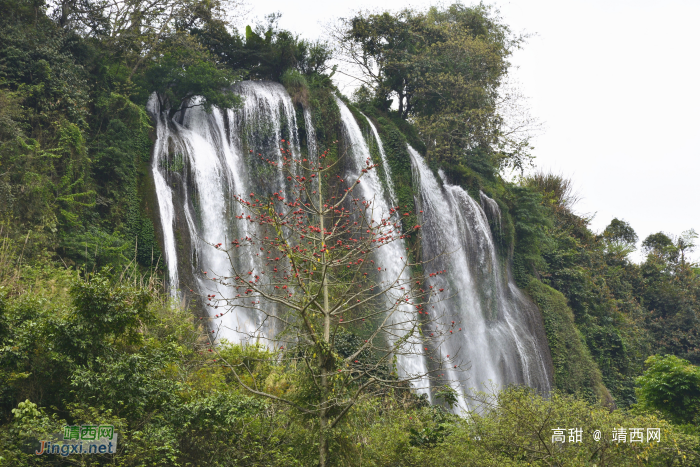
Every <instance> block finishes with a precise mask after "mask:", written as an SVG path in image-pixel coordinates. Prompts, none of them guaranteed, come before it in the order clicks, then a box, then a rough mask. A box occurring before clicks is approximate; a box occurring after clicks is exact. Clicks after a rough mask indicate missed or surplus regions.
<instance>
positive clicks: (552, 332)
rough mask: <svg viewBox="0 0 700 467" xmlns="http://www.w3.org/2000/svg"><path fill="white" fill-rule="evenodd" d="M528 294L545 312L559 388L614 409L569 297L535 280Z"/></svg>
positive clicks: (545, 324) (548, 338) (557, 387)
mask: <svg viewBox="0 0 700 467" xmlns="http://www.w3.org/2000/svg"><path fill="white" fill-rule="evenodd" d="M526 291H527V293H528V294H529V295H530V297H531V298H532V300H533V301H534V302H535V304H537V307H538V308H539V309H540V312H541V313H542V319H543V321H544V330H545V333H546V334H547V341H548V342H549V348H550V351H551V353H552V363H553V364H554V384H555V386H556V389H558V390H560V391H562V392H565V393H568V394H576V395H579V396H582V397H584V398H586V399H589V400H590V401H592V402H595V401H600V402H602V403H603V404H605V405H607V406H611V407H612V406H614V405H615V404H614V401H613V398H612V396H611V395H610V392H609V391H608V389H607V388H606V387H605V385H604V384H603V378H602V376H601V373H600V369H599V368H598V365H597V364H596V362H595V361H594V360H593V357H592V356H591V353H590V351H589V350H588V347H587V346H586V344H585V341H584V339H583V336H582V335H581V332H580V331H579V330H578V328H577V327H576V324H575V323H574V314H573V312H572V311H571V308H569V306H568V304H567V302H566V297H565V296H564V295H563V294H562V293H561V292H559V291H557V290H554V289H553V288H551V287H550V286H548V285H546V284H543V283H542V282H540V281H539V280H537V279H534V278H533V279H532V280H531V281H530V283H529V284H528V286H527V288H526Z"/></svg>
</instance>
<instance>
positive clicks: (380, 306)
mask: <svg viewBox="0 0 700 467" xmlns="http://www.w3.org/2000/svg"><path fill="white" fill-rule="evenodd" d="M281 150H282V153H283V156H284V157H283V162H282V169H283V173H284V174H285V176H286V179H287V181H288V182H289V183H288V184H287V187H289V188H285V187H279V188H277V189H279V190H280V191H278V192H275V193H273V194H272V195H271V196H269V197H267V196H259V195H256V194H255V193H249V194H245V195H242V196H239V197H237V200H236V201H237V202H238V204H239V206H240V207H241V208H242V209H243V212H242V213H241V214H240V215H239V216H237V217H238V219H240V220H243V221H247V222H249V225H250V226H251V228H250V230H249V231H248V233H247V234H246V235H244V236H243V237H242V238H237V239H234V240H233V241H231V242H230V243H229V244H227V245H224V243H223V242H221V243H213V244H211V245H212V247H214V248H217V249H219V250H221V251H222V254H226V255H228V257H229V260H230V264H231V271H230V272H226V271H203V272H202V274H205V275H206V276H205V277H208V278H209V280H210V281H212V283H213V284H212V285H214V286H215V287H216V288H217V290H218V292H217V294H214V295H209V296H208V297H207V299H206V302H207V303H208V305H209V306H210V307H212V308H213V309H212V313H214V316H212V317H211V321H212V328H211V330H210V331H209V336H210V339H211V341H210V343H214V340H215V339H216V336H217V335H218V333H219V332H221V331H222V328H221V326H222V325H220V324H217V323H219V320H220V318H221V317H223V316H225V315H226V314H228V313H239V314H238V315H237V316H241V315H240V313H242V312H244V310H245V309H249V310H254V312H255V313H257V314H258V316H261V317H263V318H264V319H263V321H276V322H278V323H280V324H281V326H280V328H281V329H282V331H281V332H279V333H278V334H277V335H276V336H275V340H274V341H271V342H270V344H269V345H270V346H274V347H276V350H277V352H275V353H273V354H270V355H269V360H270V361H271V362H282V363H283V364H286V365H289V366H291V367H294V368H295V374H297V375H298V377H299V381H297V384H295V385H293V386H294V387H295V389H294V390H292V391H291V392H288V393H284V392H280V391H278V390H268V389H265V388H264V387H262V386H260V385H258V384H256V383H255V380H254V379H253V380H251V379H250V378H249V376H250V374H249V372H250V370H251V369H250V367H249V366H247V365H246V363H245V362H235V361H233V360H230V359H227V357H226V353H225V351H224V352H222V353H220V354H219V355H218V356H217V358H220V359H223V361H224V364H225V365H226V366H227V367H228V368H230V370H231V371H232V373H233V375H234V377H235V380H236V381H237V382H238V383H239V384H240V385H241V386H242V387H244V388H245V389H246V390H248V391H250V392H251V393H253V394H257V395H260V396H264V397H269V398H271V399H275V400H277V401H281V402H284V403H287V404H289V405H290V406H291V407H293V408H294V409H296V410H297V411H298V412H299V413H300V414H301V415H302V416H304V417H308V418H309V419H310V420H312V421H313V423H314V424H315V426H317V427H318V430H319V446H320V447H319V459H320V465H322V466H325V465H327V462H328V453H329V444H328V443H329V438H330V436H331V433H332V430H333V428H334V427H335V426H336V425H337V424H338V423H339V422H340V421H341V420H342V419H343V418H344V417H345V416H346V415H347V413H348V412H349V411H350V410H351V409H352V407H353V406H354V405H356V404H357V403H358V402H359V401H360V400H362V399H363V398H366V397H370V396H371V395H373V394H378V393H382V392H386V391H388V390H392V389H401V390H404V391H406V390H407V389H408V388H409V387H411V386H412V387H413V388H414V389H416V390H418V391H419V392H420V391H422V392H426V391H427V389H428V383H429V382H430V380H431V379H434V380H437V381H440V384H446V383H448V382H447V381H445V380H443V379H442V377H443V373H444V368H445V367H446V366H447V365H452V366H455V367H456V365H455V363H453V362H452V358H454V356H453V357H452V358H448V360H447V361H446V360H443V359H441V357H439V356H438V355H439V354H438V353H437V352H436V350H437V348H438V347H439V346H440V344H441V343H442V342H443V341H444V340H445V339H446V338H448V337H449V336H450V335H452V334H453V333H455V332H459V331H458V329H459V330H461V328H458V326H459V324H458V323H454V322H451V323H444V322H441V320H440V317H439V316H436V314H435V312H434V308H433V306H434V304H435V303H436V301H439V300H440V297H441V296H442V295H444V294H445V293H446V291H445V289H444V287H440V286H438V285H436V284H438V283H440V282H441V278H439V277H437V276H438V275H439V274H441V273H442V272H444V271H430V272H429V267H430V262H429V261H428V262H425V261H424V262H417V261H412V260H410V259H409V258H410V257H411V256H413V254H412V252H410V251H408V248H404V249H402V253H403V256H399V257H396V258H394V261H395V264H398V265H399V267H398V268H396V267H393V266H392V267H390V268H389V270H390V271H395V272H396V274H395V275H394V276H392V277H391V278H390V279H389V280H386V277H387V276H386V275H384V276H381V271H382V270H386V269H387V268H386V266H387V265H382V264H378V262H377V261H375V260H377V258H378V255H377V254H376V253H377V251H378V250H379V249H380V248H387V247H388V246H389V245H390V244H392V243H393V242H400V241H401V240H402V239H404V238H405V237H409V236H412V235H418V234H419V232H420V226H418V225H416V226H414V227H413V228H411V229H410V230H408V231H406V232H403V233H402V232H401V224H400V216H402V215H404V213H403V212H402V211H401V210H400V209H399V207H392V208H391V209H390V210H389V212H379V211H378V210H377V209H376V208H375V203H374V201H373V200H372V199H362V198H359V197H356V193H357V190H356V188H357V187H358V185H359V184H360V183H361V182H362V177H363V176H365V174H367V173H369V172H370V171H371V170H374V168H375V166H374V165H373V164H372V163H371V161H370V160H369V159H368V160H367V161H366V167H365V168H364V169H362V171H361V172H362V173H360V175H359V178H357V179H352V180H350V179H348V180H344V179H342V178H341V177H340V176H339V175H337V174H336V172H334V169H335V168H336V166H337V165H338V164H339V163H340V161H342V159H343V158H342V157H341V158H340V160H339V161H336V162H335V163H329V164H325V165H324V161H326V160H327V159H326V156H327V152H325V153H323V154H321V155H320V157H319V159H318V162H313V161H308V160H307V159H301V158H295V157H294V156H293V155H292V153H291V151H289V150H288V149H287V148H286V147H282V148H281ZM250 157H256V156H255V155H254V154H251V156H250ZM263 160H264V162H265V163H266V164H269V165H270V166H272V167H273V168H275V170H276V169H277V168H279V164H278V162H276V161H272V160H268V159H263ZM275 166H276V167H275ZM283 190H286V197H285V196H283V194H284V191H283ZM246 213H247V214H246ZM222 240H223V239H222ZM251 255H252V256H260V257H263V258H265V261H264V267H262V268H261V269H260V270H258V269H253V270H250V269H246V268H243V267H241V266H239V265H240V264H241V263H242V262H241V261H239V258H244V259H245V258H249V257H250V256H251ZM243 263H247V262H245V261H243ZM423 271H425V272H426V273H425V274H424V272H423ZM426 275H427V276H428V277H430V278H431V279H432V278H434V279H432V282H430V283H427V282H426ZM377 277H380V279H379V280H375V279H376V278H377ZM381 277H384V280H381ZM273 305H274V308H273ZM220 308H221V309H223V311H221V312H218V311H217V310H218V309H220ZM273 309H275V310H277V311H272V310H273ZM261 327H262V325H261ZM428 329H430V330H431V331H428ZM260 330H261V329H256V330H255V331H253V332H249V334H248V335H245V336H243V337H244V338H249V339H260V338H261V337H260V334H262V333H260V332H259V331H260ZM231 331H234V332H235V331H237V330H231ZM238 332H240V331H238ZM217 352H218V351H217ZM448 357H449V356H448ZM424 358H425V359H426V360H429V361H428V362H425V361H424V360H423V359H424ZM445 394H446V396H445V397H446V399H448V402H451V401H450V400H449V397H450V390H449V389H448V390H447V391H445Z"/></svg>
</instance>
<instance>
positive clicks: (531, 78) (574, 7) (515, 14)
mask: <svg viewBox="0 0 700 467" xmlns="http://www.w3.org/2000/svg"><path fill="white" fill-rule="evenodd" d="M436 3H437V2H434V1H432V2H431V1H412V2H401V1H396V0H388V1H387V0H385V1H383V2H377V1H368V0H349V1H346V2H342V3H341V2H332V1H329V2H319V1H305V0H297V1H294V2H289V1H281V0H257V1H255V2H254V3H251V4H250V5H251V7H252V8H251V10H252V11H251V13H250V15H249V16H248V18H250V19H253V18H256V17H262V16H263V15H265V14H268V13H271V12H280V13H282V18H281V20H280V26H281V27H282V28H284V29H288V30H290V31H293V32H295V33H297V34H300V35H301V36H302V37H305V38H308V39H315V38H319V37H322V36H323V35H324V28H323V25H324V24H326V23H327V22H328V21H332V20H334V19H335V18H338V17H349V16H351V14H352V12H353V11H356V10H358V9H366V8H369V9H375V8H377V7H378V5H381V8H382V10H397V9H401V8H404V7H406V6H413V7H416V8H426V7H427V6H429V5H432V4H436ZM465 4H470V3H469V2H465ZM495 5H496V6H497V7H498V8H499V9H500V11H501V16H502V17H503V19H504V22H505V23H506V24H508V25H509V26H510V27H511V29H512V30H513V31H514V32H516V33H522V32H527V33H534V34H536V36H534V37H532V38H531V39H530V40H529V41H528V43H527V44H525V46H524V48H523V49H522V50H519V51H517V52H516V53H515V54H514V56H513V57H512V60H511V62H512V63H513V65H515V66H516V67H517V69H515V70H512V72H511V73H512V75H513V77H514V78H515V80H516V81H517V82H518V83H519V87H520V89H521V91H522V92H523V94H525V95H526V96H528V97H529V100H528V103H529V107H530V111H531V114H532V116H533V117H535V118H537V119H538V120H540V121H541V122H543V124H544V129H545V131H544V132H543V133H542V134H541V135H540V136H538V137H537V139H536V140H535V141H534V146H535V149H534V152H533V153H534V155H535V156H536V159H535V164H536V166H537V168H538V169H544V170H552V171H554V172H557V173H562V174H563V175H565V176H567V177H569V178H571V179H572V180H573V182H574V186H575V187H576V191H577V192H578V194H579V195H580V196H581V198H582V199H581V201H580V202H579V203H578V204H577V205H576V210H577V211H578V212H579V213H582V214H595V217H594V219H593V221H592V224H591V225H592V228H593V229H594V230H595V231H602V230H603V229H604V228H605V226H606V225H607V224H608V223H609V222H610V220H612V219H613V218H614V217H618V218H621V219H624V220H626V221H627V222H629V223H630V224H631V225H632V227H633V228H634V229H635V230H636V232H637V234H638V235H639V238H640V240H642V239H644V238H645V237H646V236H647V235H649V234H651V233H654V232H658V231H660V230H662V231H664V232H667V233H671V234H680V233H681V232H682V231H684V230H687V229H690V228H694V229H695V230H696V231H697V232H699V233H700V207H698V201H699V200H700V188H699V187H698V182H700V39H699V38H698V34H700V28H699V27H698V21H700V1H698V0H665V1H659V0H657V1H649V0H607V1H604V0H521V1H506V0H501V1H498V2H495ZM344 92H345V93H346V94H350V89H347V90H346V91H344ZM637 258H638V259H640V258H641V256H640V255H637ZM694 258H695V259H696V260H698V259H700V254H699V253H698V252H696V253H695V254H694Z"/></svg>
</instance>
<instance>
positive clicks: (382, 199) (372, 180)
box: [336, 99, 430, 397]
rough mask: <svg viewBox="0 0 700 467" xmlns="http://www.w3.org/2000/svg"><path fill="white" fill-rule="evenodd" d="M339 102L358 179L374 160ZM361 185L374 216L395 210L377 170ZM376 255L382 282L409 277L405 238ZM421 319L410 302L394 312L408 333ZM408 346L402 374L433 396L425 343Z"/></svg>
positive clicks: (395, 319) (351, 168) (401, 363)
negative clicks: (411, 326) (392, 208)
mask: <svg viewBox="0 0 700 467" xmlns="http://www.w3.org/2000/svg"><path fill="white" fill-rule="evenodd" d="M336 102H337V103H338V107H339V108H340V119H341V122H342V124H343V130H344V135H345V137H346V139H347V144H348V146H349V154H350V160H351V163H350V164H349V167H348V170H349V171H350V173H349V174H348V176H347V178H350V179H353V178H358V177H359V176H360V175H361V170H362V168H363V167H365V161H366V160H367V159H368V158H369V159H370V160H371V155H370V151H369V147H368V146H367V142H366V141H365V138H364V136H363V135H362V130H360V127H359V126H358V124H357V122H356V121H355V117H353V115H352V113H351V112H350V109H348V107H347V106H346V105H345V104H344V103H343V101H341V100H340V99H336ZM376 138H377V143H378V144H379V146H380V147H381V145H382V142H381V139H379V134H376ZM358 188H359V190H360V193H361V197H362V198H363V199H365V200H368V201H372V206H373V211H372V217H373V218H375V219H383V218H388V217H389V216H390V214H389V209H391V207H390V206H389V204H388V203H387V199H388V197H387V193H385V190H384V187H383V186H382V183H381V180H379V177H378V175H377V172H376V170H370V171H369V172H368V173H367V174H365V176H364V177H363V179H362V184H361V185H358ZM376 255H377V263H378V264H380V265H381V266H382V267H383V269H382V271H380V272H379V273H378V280H379V281H380V282H381V283H384V284H386V283H389V282H392V281H394V280H396V278H398V277H400V278H401V280H402V281H406V280H408V279H409V274H408V269H407V268H405V267H404V265H405V262H406V261H407V259H406V260H404V261H401V260H397V259H398V258H401V257H406V258H407V255H406V244H405V242H404V241H403V240H401V239H397V240H395V241H393V242H390V243H388V244H386V245H382V247H381V248H378V249H377V251H376ZM387 299H388V300H391V299H390V298H389V297H387ZM417 321H418V320H417V318H416V316H415V311H414V310H413V309H412V308H411V307H410V306H406V305H403V306H400V307H399V309H398V310H397V311H396V312H394V316H392V324H393V326H395V327H397V328H398V331H399V333H404V334H405V333H407V332H409V329H407V325H406V324H405V323H410V322H413V323H415V322H417ZM408 347H409V348H408V349H406V350H407V354H405V355H399V356H398V357H397V359H398V365H397V366H398V369H399V376H400V377H402V378H410V379H413V381H412V382H413V385H414V387H415V388H417V389H418V391H419V392H421V393H424V394H426V395H427V396H428V397H430V391H428V388H429V383H428V380H427V378H426V377H425V376H422V377H419V376H420V375H426V372H427V367H426V364H425V359H424V357H423V351H422V348H421V344H420V342H418V341H416V342H409V343H408Z"/></svg>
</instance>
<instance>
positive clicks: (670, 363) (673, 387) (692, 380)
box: [636, 355, 700, 425]
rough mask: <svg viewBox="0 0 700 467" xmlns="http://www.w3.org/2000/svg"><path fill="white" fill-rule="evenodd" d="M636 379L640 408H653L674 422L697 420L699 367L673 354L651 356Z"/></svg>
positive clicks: (699, 404)
mask: <svg viewBox="0 0 700 467" xmlns="http://www.w3.org/2000/svg"><path fill="white" fill-rule="evenodd" d="M646 366H647V370H646V371H645V372H644V375H642V376H640V377H639V378H637V385H638V386H639V387H638V388H637V390H636V392H637V397H638V399H639V404H640V406H641V407H643V408H647V409H655V410H658V411H660V412H662V413H663V414H664V415H666V416H668V417H669V418H670V419H671V421H673V422H675V423H695V424H696V425H697V424H698V423H699V422H700V367H697V366H694V365H691V364H690V362H689V361H687V360H683V359H682V358H678V357H676V356H674V355H664V356H659V355H652V356H651V357H649V358H648V359H647V361H646Z"/></svg>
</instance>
